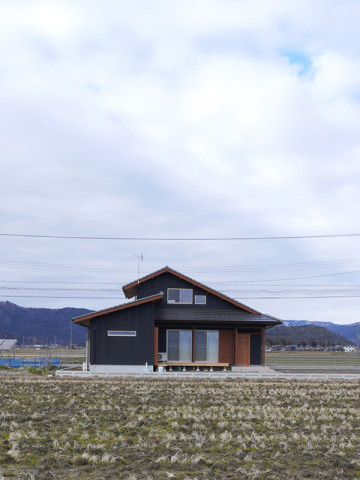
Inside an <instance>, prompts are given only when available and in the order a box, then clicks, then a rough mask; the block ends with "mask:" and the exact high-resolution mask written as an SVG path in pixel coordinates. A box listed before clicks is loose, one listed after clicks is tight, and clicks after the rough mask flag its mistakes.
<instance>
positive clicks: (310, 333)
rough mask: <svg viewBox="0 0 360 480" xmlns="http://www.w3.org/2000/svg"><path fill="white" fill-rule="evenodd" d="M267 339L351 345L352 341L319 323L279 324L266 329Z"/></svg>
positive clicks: (290, 343) (297, 342)
mask: <svg viewBox="0 0 360 480" xmlns="http://www.w3.org/2000/svg"><path fill="white" fill-rule="evenodd" d="M266 340H267V342H269V343H272V344H274V345H282V344H285V345H311V346H315V345H316V344H319V345H351V342H350V341H349V340H348V339H346V338H344V337H342V336H341V335H339V334H337V333H334V332H332V331H331V330H329V329H328V328H325V327H321V326H319V325H299V326H293V325H291V326H286V325H278V326H276V327H274V328H270V329H269V330H267V331H266Z"/></svg>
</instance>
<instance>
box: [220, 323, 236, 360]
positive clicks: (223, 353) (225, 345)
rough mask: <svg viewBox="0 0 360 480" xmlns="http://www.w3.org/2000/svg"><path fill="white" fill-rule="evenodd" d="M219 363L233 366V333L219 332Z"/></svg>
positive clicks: (228, 331) (229, 331)
mask: <svg viewBox="0 0 360 480" xmlns="http://www.w3.org/2000/svg"><path fill="white" fill-rule="evenodd" d="M219 362H220V363H229V364H230V365H234V331H233V330H220V331H219Z"/></svg>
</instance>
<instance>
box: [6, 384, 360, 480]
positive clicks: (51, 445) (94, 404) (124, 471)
mask: <svg viewBox="0 0 360 480" xmlns="http://www.w3.org/2000/svg"><path fill="white" fill-rule="evenodd" d="M0 387H1V396H0V478H1V475H2V476H3V477H2V478H3V480H4V479H8V478H16V479H24V480H25V479H28V480H30V479H31V480H37V479H50V478H51V479H54V478H55V479H79V480H82V479H91V478H97V479H101V478H102V479H111V478H114V479H118V478H120V479H129V480H140V479H147V480H150V479H153V480H158V479H167V478H174V479H183V480H184V479H187V480H190V479H191V480H195V479H198V480H200V479H201V480H204V479H242V478H244V479H287V480H288V479H305V478H309V479H314V478H319V479H332V480H334V479H355V478H360V416H359V406H360V401H359V399H360V382H358V381H348V382H344V381H327V382H319V381H316V382H314V381H312V382H311V381H303V382H295V381H281V380H276V381H273V380H271V381H270V380H264V381H259V380H252V381H246V380H211V379H210V380H207V379H205V380H200V379H198V380H194V379H186V380H185V379H184V380H181V379H130V378H125V379H94V378H90V379H86V380H82V379H81V380H80V379H71V380H69V379H61V378H56V377H51V378H48V377H45V378H44V377H32V376H25V375H24V376H18V375H17V376H8V375H7V376H0Z"/></svg>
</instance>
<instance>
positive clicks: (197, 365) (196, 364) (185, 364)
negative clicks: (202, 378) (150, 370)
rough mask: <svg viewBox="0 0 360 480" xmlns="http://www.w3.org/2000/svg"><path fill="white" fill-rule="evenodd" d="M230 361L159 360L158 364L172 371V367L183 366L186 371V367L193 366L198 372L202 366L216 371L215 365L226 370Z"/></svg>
mask: <svg viewBox="0 0 360 480" xmlns="http://www.w3.org/2000/svg"><path fill="white" fill-rule="evenodd" d="M229 365H230V364H229V363H218V362H214V363H212V362H159V363H158V364H157V365H156V366H157V367H158V368H159V367H169V371H170V372H171V371H172V367H182V369H183V371H184V372H186V367H193V370H196V371H197V372H199V371H200V367H202V368H209V370H210V372H213V371H214V367H222V368H223V370H224V371H226V369H227V367H228V366H229Z"/></svg>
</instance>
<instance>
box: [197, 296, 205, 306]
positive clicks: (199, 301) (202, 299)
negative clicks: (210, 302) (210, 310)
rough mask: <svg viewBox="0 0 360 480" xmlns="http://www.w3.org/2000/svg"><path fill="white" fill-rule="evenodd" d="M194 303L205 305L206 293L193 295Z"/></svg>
mask: <svg viewBox="0 0 360 480" xmlns="http://www.w3.org/2000/svg"><path fill="white" fill-rule="evenodd" d="M195 303H196V304H197V305H206V295H195Z"/></svg>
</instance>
